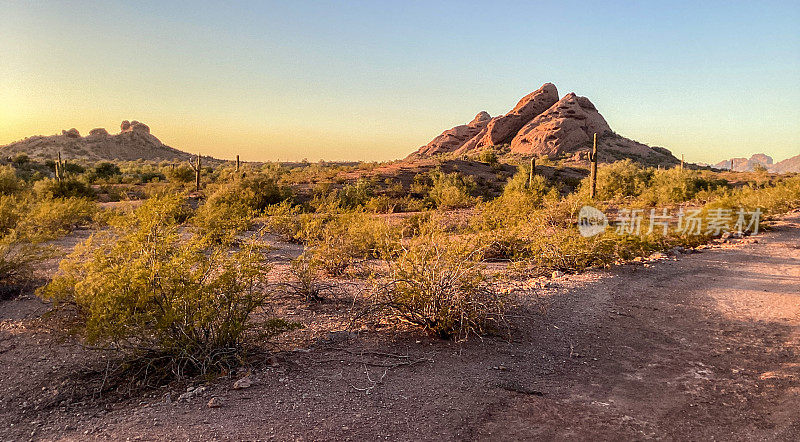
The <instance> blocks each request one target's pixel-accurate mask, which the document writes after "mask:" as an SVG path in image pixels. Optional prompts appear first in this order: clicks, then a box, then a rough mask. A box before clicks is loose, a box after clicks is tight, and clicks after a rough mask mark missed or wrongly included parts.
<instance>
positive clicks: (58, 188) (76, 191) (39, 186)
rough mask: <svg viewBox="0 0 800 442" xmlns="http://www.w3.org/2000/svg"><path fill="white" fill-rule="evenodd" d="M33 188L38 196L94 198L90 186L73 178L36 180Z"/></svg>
mask: <svg viewBox="0 0 800 442" xmlns="http://www.w3.org/2000/svg"><path fill="white" fill-rule="evenodd" d="M33 190H34V192H35V193H36V195H38V197H39V198H94V197H95V194H94V191H93V190H92V188H91V187H89V186H88V185H87V184H86V183H84V182H83V181H79V180H77V179H75V178H65V179H62V180H60V181H59V180H54V179H44V180H40V181H37V182H36V184H34V186H33Z"/></svg>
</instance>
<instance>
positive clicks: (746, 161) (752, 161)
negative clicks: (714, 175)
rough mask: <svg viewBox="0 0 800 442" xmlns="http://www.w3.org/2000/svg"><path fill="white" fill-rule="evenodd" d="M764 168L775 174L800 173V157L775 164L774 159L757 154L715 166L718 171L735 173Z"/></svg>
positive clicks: (721, 162)
mask: <svg viewBox="0 0 800 442" xmlns="http://www.w3.org/2000/svg"><path fill="white" fill-rule="evenodd" d="M758 166H763V167H764V168H766V169H767V170H768V171H770V172H774V173H791V172H795V173H800V155H796V156H793V157H791V158H787V159H785V160H783V161H779V162H777V163H773V160H772V157H770V156H769V155H766V154H763V153H757V154H755V155H753V156H751V157H750V158H731V159H730V160H725V161H720V162H719V163H717V164H714V167H716V168H717V169H725V170H733V171H735V172H752V171H753V170H755V168H756V167H758Z"/></svg>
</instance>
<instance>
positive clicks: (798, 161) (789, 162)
mask: <svg viewBox="0 0 800 442" xmlns="http://www.w3.org/2000/svg"><path fill="white" fill-rule="evenodd" d="M768 169H769V170H770V172H775V173H800V155H795V156H793V157H791V158H787V159H785V160H783V161H778V162H777V163H775V164H773V165H772V166H770V167H769V168H768Z"/></svg>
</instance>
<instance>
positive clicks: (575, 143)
mask: <svg viewBox="0 0 800 442" xmlns="http://www.w3.org/2000/svg"><path fill="white" fill-rule="evenodd" d="M610 131H611V128H610V127H609V126H608V123H606V120H605V118H603V116H602V115H600V113H599V112H597V108H595V107H594V105H593V104H592V102H591V101H589V99H588V98H586V97H579V96H577V95H575V94H574V93H569V94H567V95H565V96H564V98H562V99H561V100H559V101H558V102H557V103H555V104H554V105H552V106H551V107H550V108H549V109H547V110H546V111H545V112H544V113H542V114H541V115H539V116H537V117H536V118H534V119H533V120H531V121H530V122H528V123H527V124H525V125H524V126H523V127H522V128H521V129H520V130H519V132H518V133H517V135H516V136H515V137H514V139H513V140H512V141H511V151H512V152H517V153H522V154H534V155H555V154H559V153H563V152H571V151H574V150H575V149H577V148H579V147H581V146H582V145H584V144H586V143H588V142H590V141H591V140H592V134H594V133H597V134H598V135H603V134H604V133H606V132H610Z"/></svg>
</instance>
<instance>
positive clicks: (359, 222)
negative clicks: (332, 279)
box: [298, 212, 395, 276]
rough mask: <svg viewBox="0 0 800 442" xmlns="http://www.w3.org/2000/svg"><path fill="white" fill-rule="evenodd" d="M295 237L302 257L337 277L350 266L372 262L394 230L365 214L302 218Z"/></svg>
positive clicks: (352, 213)
mask: <svg viewBox="0 0 800 442" xmlns="http://www.w3.org/2000/svg"><path fill="white" fill-rule="evenodd" d="M302 223H303V225H302V227H301V230H300V233H299V234H298V236H299V237H300V238H301V239H303V240H304V241H305V243H306V250H305V252H304V254H305V255H306V256H307V257H308V258H309V259H311V260H312V261H314V262H315V263H316V265H318V266H319V268H321V269H323V270H325V271H326V272H327V273H329V274H331V275H335V276H336V275H341V274H342V273H344V271H345V270H346V269H347V268H348V267H350V266H351V265H352V264H354V263H356V262H358V261H360V260H365V259H370V258H376V257H377V256H378V255H379V251H380V250H381V248H382V247H384V246H385V244H386V241H387V240H389V239H390V238H392V237H393V236H394V234H395V233H394V232H395V230H394V229H393V228H392V227H391V226H390V225H389V224H388V223H387V222H386V221H385V220H382V219H379V218H376V217H374V216H372V215H370V214H368V213H365V212H350V213H342V214H330V215H327V216H320V215H316V216H306V217H303V218H302Z"/></svg>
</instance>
